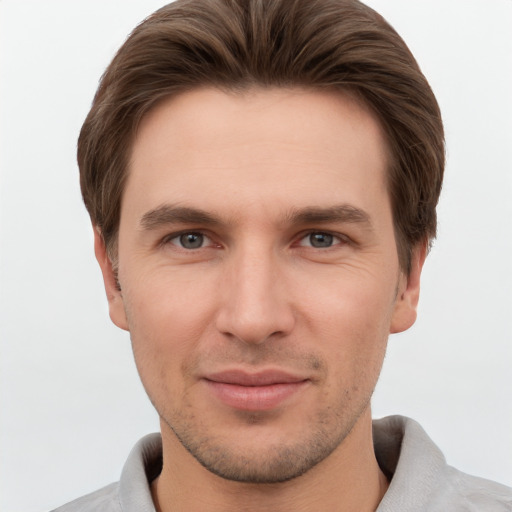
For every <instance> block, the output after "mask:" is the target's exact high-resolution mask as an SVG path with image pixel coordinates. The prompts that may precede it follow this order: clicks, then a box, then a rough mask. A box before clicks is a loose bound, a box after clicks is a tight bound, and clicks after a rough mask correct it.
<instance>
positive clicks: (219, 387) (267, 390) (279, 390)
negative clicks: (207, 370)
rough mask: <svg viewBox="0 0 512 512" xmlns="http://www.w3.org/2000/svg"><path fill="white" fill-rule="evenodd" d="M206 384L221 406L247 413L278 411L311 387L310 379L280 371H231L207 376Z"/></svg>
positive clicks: (205, 378)
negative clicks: (285, 403)
mask: <svg viewBox="0 0 512 512" xmlns="http://www.w3.org/2000/svg"><path fill="white" fill-rule="evenodd" d="M203 380H204V382H205V383H206V385H207V386H208V388H209V390H210V391H211V393H212V394H213V395H214V396H215V397H216V398H218V399H219V400H220V401H221V402H222V403H224V404H225V405H227V406H229V407H233V408H235V409H240V410H245V411H268V410H271V409H275V408H276V407H279V406H280V405H282V404H283V403H284V402H286V401H288V400H289V399H291V398H292V397H293V396H294V395H296V394H297V393H298V392H300V391H301V390H302V389H303V388H304V387H305V386H306V385H307V384H308V383H309V379H307V378H304V377H302V376H298V375H293V374H290V373H287V372H283V371H280V370H266V371H260V372H257V373H248V372H245V371H241V370H229V371H223V372H219V373H213V374H210V375H207V376H206V377H204V379H203Z"/></svg>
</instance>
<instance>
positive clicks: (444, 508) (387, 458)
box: [54, 416, 512, 512]
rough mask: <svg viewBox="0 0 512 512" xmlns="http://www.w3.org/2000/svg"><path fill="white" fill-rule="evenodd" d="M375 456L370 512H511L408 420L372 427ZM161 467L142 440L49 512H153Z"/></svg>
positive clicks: (504, 492) (504, 494)
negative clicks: (95, 482) (375, 491)
mask: <svg viewBox="0 0 512 512" xmlns="http://www.w3.org/2000/svg"><path fill="white" fill-rule="evenodd" d="M373 435H374V444H375V454H376V457H377V461H378V463H379V466H380V467H381V469H382V471H383V472H384V473H385V474H386V476H387V477H388V479H390V480H391V481H390V485H389V488H388V490H387V492H386V494H385V495H384V498H383V499H382V501H381V503H380V505H379V506H378V508H377V511H376V512H409V511H410V512H477V511H478V512H511V511H512V488H509V487H506V486H504V485H501V484H498V483H495V482H491V481H490V480H485V479H483V478H478V477H474V476H470V475H467V474H465V473H462V472H461V471H458V470H456V469H455V468H453V467H451V466H448V465H447V464H446V461H445V458H444V456H443V454H442V453H441V451H440V450H439V448H437V446H436V445H435V444H434V443H433V442H432V440H431V439H430V438H429V437H428V436H427V434H426V433H425V431H424V430H423V429H422V428H421V426H420V425H419V424H418V423H416V422H415V421H414V420H411V419H409V418H405V417H403V416H389V417H387V418H383V419H380V420H374V422H373ZM161 467H162V441H161V437H160V434H150V435H148V436H146V437H144V438H142V439H141V440H140V441H139V442H138V443H137V444H136V445H135V447H134V448H133V450H132V451H131V453H130V455H129V457H128V460H127V461H126V463H125V465H124V468H123V471H122V473H121V479H120V481H119V482H117V483H113V484H110V485H108V486H107V487H104V488H103V489H100V490H99V491H96V492H93V493H92V494H88V495H86V496H83V497H81V498H78V499H77V500H75V501H72V502H70V503H68V504H67V505H64V506H62V507H60V508H58V509H56V510H55V511H54V512H155V507H154V505H153V501H152V499H151V490H150V482H151V481H152V480H153V479H154V478H156V476H158V474H159V473H160V470H161Z"/></svg>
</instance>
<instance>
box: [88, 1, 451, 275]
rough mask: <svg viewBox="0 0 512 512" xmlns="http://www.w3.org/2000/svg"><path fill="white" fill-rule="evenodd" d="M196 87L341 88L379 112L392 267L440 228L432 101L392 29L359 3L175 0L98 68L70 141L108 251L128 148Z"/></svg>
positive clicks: (439, 167) (438, 126)
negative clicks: (173, 99) (155, 115)
mask: <svg viewBox="0 0 512 512" xmlns="http://www.w3.org/2000/svg"><path fill="white" fill-rule="evenodd" d="M200 86H212V87H218V88H221V89H224V90H226V89H227V90H243V89H246V88H250V87H253V86H258V87H276V86H277V87H296V86H298V87H306V88H313V89H320V88H338V89H342V90H348V91H351V92H353V93H355V94H356V95H357V96H358V97H359V98H360V99H361V100H362V101H363V102H364V103H365V104H366V105H367V106H368V107H370V108H371V109H372V110H373V111H374V112H375V113H376V115H377V117H378V119H379V120H380V123H381V125H382V127H383V129H384V132H385V134H386V137H387V142H388V145H389V150H390V155H391V158H390V160H391V161H390V165H389V171H388V189H389V194H390V198H391V204H392V210H393V221H394V226H395V235H396V239H397V248H398V254H399V260H400V265H401V267H402V269H403V270H404V271H406V272H407V273H408V272H409V271H410V260H411V251H412V249H413V247H414V246H416V245H417V244H418V243H420V242H422V241H430V240H431V239H432V238H433V237H434V236H435V234H436V224H437V221H436V205H437V201H438V198H439V194H440V191H441V183H442V177H443V170H444V135H443V125H442V121H441V115H440V111H439V107H438V104H437V102H436V99H435V97H434V94H433V93H432V90H431V89H430V87H429V85H428V82H427V81H426V79H425V77H424V76H423V74H422V73H421V71H420V69H419V67H418V65H417V63H416V61H415V59H414V57H413V56H412V54H411V52H410V51H409V49H408V48H407V46H406V44H405V43H404V41H403V40H402V39H401V38H400V36H399V35H398V34H397V33H396V32H395V30H394V29H393V28H392V27H391V26H390V25H389V24H388V23H387V22H386V21H385V20H384V19H383V18H382V17H381V16H380V15H379V14H377V13H376V12H375V11H373V10H372V9H370V8H369V7H367V6H366V5H364V4H362V3H360V2H359V1H357V0H177V1H176V2H174V3H171V4H169V5H167V6H165V7H163V8H161V9H160V10H158V11H156V12H155V13H154V14H153V15H152V16H150V17H149V18H147V19H146V20H145V21H143V22H142V23H141V24H140V25H139V26H138V27H136V28H135V30H134V31H133V32H132V33H131V35H130V36H129V38H128V39H127V41H126V42H125V43H124V44H123V46H122V47H121V48H120V50H119V51H118V53H117V54H116V56H115V57H114V59H113V61H112V62H111V64H110V65H109V67H108V68H107V70H106V71H105V73H104V75H103V77H102V79H101V82H100V85H99V88H98V91H97V93H96V96H95V98H94V102H93V105H92V108H91V111H90V112H89V115H88V116H87V118H86V120H85V123H84V125H83V127H82V130H81V133H80V137H79V140H78V164H79V167H80V183H81V188H82V194H83V198H84V202H85V205H86V207H87V210H88V211H89V214H90V216H91V219H92V221H93V223H94V224H95V225H96V226H97V228H98V229H99V230H100V231H101V233H102V236H103V238H104V240H105V244H106V246H107V250H108V252H109V255H110V257H111V258H113V259H115V258H116V245H117V244H116V242H117V233H118V229H119V220H120V219H119V217H120V208H121V200H122V194H123V188H124V183H125V180H126V174H127V172H128V171H127V167H128V161H129V156H130V148H131V145H132V142H133V140H134V137H135V134H136V131H137V128H138V125H139V123H140V120H141V119H142V117H143V116H144V114H146V113H147V112H148V110H149V109H150V108H151V107H152V106H154V105H155V104H156V103H157V102H159V101H160V100H161V99H163V98H164V97H167V96H170V95H174V94H178V93H180V92H183V91H186V90H190V89H193V88H196V87H200Z"/></svg>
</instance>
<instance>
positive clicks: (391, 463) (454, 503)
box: [373, 416, 512, 512]
mask: <svg viewBox="0 0 512 512" xmlns="http://www.w3.org/2000/svg"><path fill="white" fill-rule="evenodd" d="M373 434H374V444H375V455H376V457H377V460H378V462H379V465H380V467H381V469H382V470H383V471H384V473H385V474H386V475H387V476H388V478H389V479H390V485H389V488H388V491H387V493H386V495H385V496H384V498H383V500H382V502H381V504H380V506H379V508H378V512H396V511H400V512H406V511H411V512H413V511H414V512H446V511H448V510H449V511H450V512H477V511H478V512H481V511H484V510H485V512H512V489H511V488H509V487H506V486H504V485H501V484H498V483H495V482H491V481H490V480H485V479H483V478H478V477H475V476H471V475H467V474H466V473H463V472H462V471H458V470H457V469H455V468H453V467H451V466H449V465H448V464H447V463H446V460H445V458H444V456H443V454H442V453H441V451H440V450H439V448H438V447H437V446H436V445H435V444H434V442H433V441H432V440H431V439H430V438H429V437H428V435H427V434H426V432H425V431H424V430H423V428H422V427H421V426H420V425H419V424H418V423H417V422H415V421H414V420H411V419H409V418H405V417H402V416H390V417H388V418H383V419H381V420H377V421H374V424H373Z"/></svg>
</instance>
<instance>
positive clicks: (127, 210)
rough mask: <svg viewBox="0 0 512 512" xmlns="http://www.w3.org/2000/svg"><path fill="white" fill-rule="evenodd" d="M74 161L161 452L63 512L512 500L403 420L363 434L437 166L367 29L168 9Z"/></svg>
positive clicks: (326, 12) (90, 120) (344, 19)
mask: <svg viewBox="0 0 512 512" xmlns="http://www.w3.org/2000/svg"><path fill="white" fill-rule="evenodd" d="M78 160H79V166H80V172H81V186H82V192H83V196H84V200H85V203H86V206H87V208H88V211H89V213H90V215H91V219H92V223H93V227H94V231H95V251H96V256H97V259H98V262H99V264H100V267H101V270H102V273H103V278H104V282H105V289H106V292H107V298H108V301H109V307H110V316H111V318H112V320H113V322H114V323H115V324H116V325H117V326H119V327H120V328H122V329H125V330H127V331H129V332H130V336H131V339H132V344H133V350H134V354H135V360H136V363H137V367H138V370H139V373H140V375H141V379H142V381H143V384H144V386H145V389H146V391H147V393H148V395H149V397H150V399H151V401H152V403H153V404H154V406H155V408H156V410H157V411H158V413H159V415H160V418H161V439H160V437H159V436H156V435H155V436H151V437H148V438H145V439H144V440H142V441H141V442H140V443H139V444H138V445H137V446H136V447H135V448H134V451H133V452H132V454H131V455H130V457H129V459H128V461H127V463H126V465H125V468H124V470H123V475H122V477H121V481H120V483H119V484H113V485H111V486H109V487H107V488H105V489H103V490H100V491H98V492H96V493H94V494H92V495H89V496H86V497H84V498H81V499H79V500H77V501H76V502H73V503H71V504H69V505H67V506H65V507H63V508H62V510H152V509H153V507H154V508H155V509H156V510H160V511H164V512H166V511H174V510H188V511H191V510H202V511H204V510H207V511H208V510H212V511H214V510H223V511H226V510H269V509H271V510H358V511H366V510H368V511H370V510H379V511H386V510H390V511H391V510H466V509H471V507H473V508H474V507H480V509H482V510H510V507H511V506H512V493H511V491H510V490H509V489H507V488H505V487H503V486H500V485H498V484H493V483H492V482H488V481H485V480H481V479H477V478H474V477H469V476H467V475H464V474H462V473H460V472H457V471H456V470H454V469H452V468H450V467H448V466H447V465H446V463H445V462H444V460H443V458H442V455H441V454H440V452H439V451H438V449H437V448H436V447H435V445H433V443H432V441H430V440H429V439H428V437H427V436H426V434H425V433H424V432H423V431H422V429H421V427H419V425H417V424H416V423H415V422H413V421H412V420H408V419H405V418H400V417H392V418H387V419H385V420H382V421H380V422H376V423H375V424H374V425H373V428H372V421H371V411H370V398H371V395H372V392H373V389H374V387H375V384H376V381H377V378H378V375H379V372H380V368H381V365H382V360H383V357H384V353H385V349H386V343H387V337H388V335H389V333H394V332H402V331H404V330H406V329H408V328H409V327H410V326H411V325H412V324H413V323H414V321H415V318H416V305H417V302H418V296H419V286H420V275H421V270H422V266H423V262H424V260H425V257H426V254H427V251H428V247H429V244H430V241H431V240H432V238H433V237H434V235H435V231H436V213H435V207H436V204H437V200H438V197H439V192H440V188H441V181H442V175H443V168H444V144H443V129H442V124H441V117H440V113H439V109H438V106H437V103H436V101H435V98H434V96H433V94H432V92H431V90H430V88H429V86H428V84H427V82H426V80H425V78H424V77H423V75H422V74H421V72H420V70H419V68H418V66H417V64H416V63H415V61H414V59H413V57H412V55H411V54H410V52H409V51H408V49H407V47H406V46H405V44H404V43H403V41H402V40H401V39H400V38H399V36H398V35H397V34H396V33H395V32H394V31H393V29H392V28H391V27H389V25H387V23H386V22H385V21H384V20H383V19H382V18H381V17H380V16H379V15H377V14H376V13H375V12H373V11H372V10H371V9H369V8H367V7H365V6H364V5H362V4H360V3H358V2H355V1H329V0H323V1H311V0H308V1H305V0H302V1H298V0H297V1H290V0H286V1H285V0H281V1H279V0H275V1H270V0H269V1H266V2H256V1H254V2H247V1H246V0H244V1H242V0H239V1H234V0H233V1H226V0H214V1H200V0H196V1H183V2H180V1H178V2H176V3H173V4H171V5H169V6H167V7H165V8H163V9H162V10H160V11H158V12H157V13H155V14H154V15H153V16H152V17H150V18H149V19H148V20H146V21H145V22H144V23H143V24H141V25H140V26H139V27H137V29H136V30H135V31H134V32H133V33H132V35H131V36H130V38H129V39H128V40H127V42H126V43H125V44H124V45H123V47H122V48H121V50H120V51H119V53H118V54H117V56H116V57H115V59H114V61H113V62H112V64H111V65H110V66H109V68H108V70H107V72H106V74H105V75H104V77H103V79H102V83H101V85H100V88H99V90H98V93H97V95H96V97H95V100H94V103H93V107H92V109H91V112H90V113H89V116H88V117H87V119H86V122H85V123H84V126H83V128H82V132H81V135H80V139H79V146H78Z"/></svg>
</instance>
